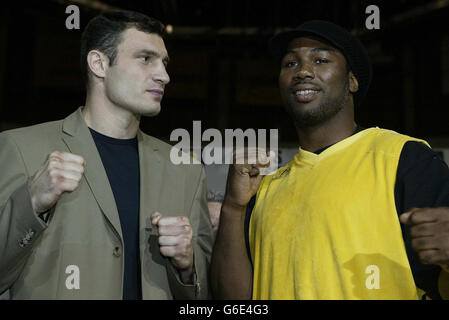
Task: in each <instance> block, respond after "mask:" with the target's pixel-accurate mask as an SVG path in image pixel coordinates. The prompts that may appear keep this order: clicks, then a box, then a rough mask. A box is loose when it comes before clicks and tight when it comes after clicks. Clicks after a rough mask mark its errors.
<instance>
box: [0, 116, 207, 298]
mask: <svg viewBox="0 0 449 320" xmlns="http://www.w3.org/2000/svg"><path fill="white" fill-rule="evenodd" d="M137 137H138V148H139V163H140V184H141V185H140V256H141V272H142V274H141V278H142V297H143V298H144V299H173V298H176V299H207V298H208V297H209V286H208V266H209V262H210V255H211V250H212V245H213V233H212V228H211V223H210V218H209V214H208V209H207V202H206V184H205V174H204V170H203V169H202V167H201V165H174V164H172V163H171V161H170V157H169V155H170V148H171V146H170V145H168V144H166V143H164V142H162V141H160V140H158V139H155V138H153V137H151V136H148V135H146V134H144V133H143V132H141V131H139V132H138V136H137ZM54 150H61V151H67V152H71V153H74V154H78V155H81V156H83V157H84V158H85V160H86V169H85V173H84V176H83V178H82V180H81V182H80V185H79V187H78V188H77V189H76V190H75V191H73V192H71V193H64V194H63V195H62V197H61V198H60V199H59V201H58V202H57V204H56V205H55V207H54V208H53V209H52V210H51V212H50V216H49V220H48V221H47V223H45V222H44V221H43V220H41V219H40V218H39V217H37V215H36V214H35V213H34V212H33V209H32V206H31V200H30V195H29V191H28V188H27V182H28V181H29V179H30V177H31V176H32V175H33V174H34V173H35V172H36V171H37V170H38V169H39V168H40V167H41V166H42V165H43V163H44V162H45V160H46V158H47V156H48V154H49V153H51V152H52V151H54ZM153 211H159V212H161V213H162V214H163V215H164V216H178V215H185V216H187V217H189V219H190V222H191V224H192V228H193V241H194V269H195V279H194V280H195V281H194V284H193V285H185V284H183V283H182V282H181V281H180V278H179V275H178V273H177V271H176V270H175V269H174V268H173V266H172V265H171V263H170V262H169V261H168V259H166V258H165V257H163V256H161V254H160V251H159V245H158V243H157V232H156V230H154V228H152V227H151V222H150V215H151V213H152V212H153ZM123 248H124V247H123V237H122V230H121V227H120V220H119V215H118V211H117V208H116V205H115V200H114V196H113V193H112V190H111V187H110V185H109V181H108V178H107V175H106V172H105V169H104V167H103V165H102V162H101V158H100V155H99V153H98V151H97V148H96V145H95V142H94V141H93V139H92V136H91V134H90V132H89V128H88V127H87V126H86V124H85V122H84V120H83V118H82V114H81V108H80V109H78V110H77V111H76V112H74V113H73V114H71V115H70V116H69V117H67V118H66V119H64V120H61V121H55V122H49V123H44V124H40V125H36V126H32V127H28V128H21V129H15V130H10V131H5V132H3V133H0V293H1V292H3V291H5V290H7V289H8V288H9V289H10V295H11V298H12V299H121V298H122V292H123V269H124V252H123ZM73 266H75V267H73ZM74 268H75V269H74ZM76 268H77V270H78V271H79V272H78V271H76ZM75 273H76V274H78V276H79V277H78V278H77V279H78V280H79V281H78V283H79V289H78V288H76V287H74V286H73V284H74V283H75V280H74V278H73V277H74V276H76V275H75Z"/></svg>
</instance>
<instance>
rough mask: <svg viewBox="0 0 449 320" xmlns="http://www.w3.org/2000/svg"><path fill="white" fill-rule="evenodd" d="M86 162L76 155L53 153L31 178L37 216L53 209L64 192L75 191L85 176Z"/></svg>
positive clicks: (31, 190)
mask: <svg viewBox="0 0 449 320" xmlns="http://www.w3.org/2000/svg"><path fill="white" fill-rule="evenodd" d="M85 166H86V161H85V160H84V158H83V157H81V156H78V155H76V154H72V153H68V152H63V151H53V152H52V153H50V154H49V155H48V158H47V160H46V161H45V163H44V164H43V165H42V167H41V168H40V169H39V170H38V171H37V172H36V173H35V174H34V176H33V177H32V178H31V180H30V182H29V184H28V188H29V191H30V195H31V203H32V205H33V209H34V211H35V212H36V213H37V214H40V213H42V212H45V211H47V210H49V209H50V208H52V207H53V206H54V205H55V204H56V202H57V201H58V200H59V198H60V197H61V195H62V194H63V193H64V192H71V191H74V190H75V189H76V188H77V187H78V185H79V182H80V181H81V177H82V176H83V172H84V168H85Z"/></svg>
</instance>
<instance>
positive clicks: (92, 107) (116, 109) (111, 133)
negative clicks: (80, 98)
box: [83, 92, 140, 139]
mask: <svg viewBox="0 0 449 320" xmlns="http://www.w3.org/2000/svg"><path fill="white" fill-rule="evenodd" d="M83 118H84V121H86V124H87V126H88V127H89V128H91V129H93V130H95V131H97V132H99V133H101V134H104V135H105V136H108V137H112V138H116V139H132V138H134V137H136V135H137V131H138V130H139V124H140V115H137V114H133V113H132V112H130V111H128V110H126V109H124V108H122V107H120V106H117V105H115V104H114V103H112V102H111V101H110V100H109V99H107V97H105V95H102V94H95V92H91V93H89V92H88V94H87V98H86V105H85V107H84V108H83Z"/></svg>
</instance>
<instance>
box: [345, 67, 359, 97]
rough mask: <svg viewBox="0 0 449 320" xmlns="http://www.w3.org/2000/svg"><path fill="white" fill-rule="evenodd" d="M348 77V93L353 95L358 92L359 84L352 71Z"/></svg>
mask: <svg viewBox="0 0 449 320" xmlns="http://www.w3.org/2000/svg"><path fill="white" fill-rule="evenodd" d="M348 76H349V92H351V93H352V94H354V93H356V92H357V91H359V82H358V81H357V78H356V77H355V75H354V74H353V73H352V71H349V75H348Z"/></svg>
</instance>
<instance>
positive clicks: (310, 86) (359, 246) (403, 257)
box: [211, 20, 449, 299]
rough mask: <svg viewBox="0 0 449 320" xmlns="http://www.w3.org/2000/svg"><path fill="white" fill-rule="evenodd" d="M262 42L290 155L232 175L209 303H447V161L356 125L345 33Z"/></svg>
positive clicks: (353, 74)
mask: <svg viewBox="0 0 449 320" xmlns="http://www.w3.org/2000/svg"><path fill="white" fill-rule="evenodd" d="M270 46H271V49H272V52H273V53H274V55H275V56H276V57H278V58H279V63H280V75H279V87H280V92H281V97H282V100H283V103H284V107H285V108H286V110H287V112H288V114H289V115H290V117H291V118H292V120H293V121H294V124H295V127H296V129H297V133H298V136H299V141H300V147H299V151H298V153H297V154H296V156H295V157H294V159H293V160H292V161H291V162H289V163H288V164H287V165H285V166H284V167H282V168H280V169H279V170H277V171H276V172H275V173H274V174H272V175H268V176H265V177H264V178H263V179H262V177H261V175H260V170H259V169H260V168H261V167H263V166H266V165H267V162H268V159H267V158H266V157H265V156H264V155H263V157H262V158H261V159H259V162H258V163H257V164H256V165H247V164H244V165H234V166H232V167H231V169H230V173H229V176H228V187H227V193H226V197H225V200H224V202H223V207H222V212H221V220H220V228H219V231H218V234H217V239H216V243H215V248H214V253H213V258H212V270H211V277H212V286H213V289H214V294H215V297H216V298H226V299H251V298H253V299H422V298H431V299H439V298H446V297H447V294H448V291H447V290H445V289H447V288H445V287H448V286H449V273H448V272H447V271H445V270H447V265H448V264H449V169H448V167H447V165H446V164H445V163H444V162H443V160H442V159H440V158H439V157H438V156H437V154H436V153H435V152H433V151H432V150H431V149H430V148H429V146H428V144H427V143H426V142H425V141H422V140H419V139H415V138H412V137H408V136H405V135H401V134H398V133H396V132H393V131H389V130H384V129H380V128H377V127H374V128H361V127H360V126H358V125H357V124H356V123H355V121H354V107H355V106H358V105H359V104H360V102H361V100H362V99H363V97H364V96H365V95H366V93H367V90H368V87H369V84H370V81H371V74H372V71H371V64H370V61H369V58H368V55H367V53H366V51H365V49H364V47H363V46H362V44H361V43H360V42H359V41H358V40H357V39H356V38H355V37H353V36H352V35H351V34H350V33H349V32H347V31H346V30H345V29H343V28H341V27H339V26H337V25H335V24H332V23H329V22H325V21H317V20H315V21H309V22H306V23H304V24H302V25H301V26H299V27H298V28H296V29H295V30H292V31H288V32H284V33H281V34H278V35H277V36H275V37H274V38H273V39H272V40H271V42H270ZM256 192H257V194H256ZM254 195H256V199H255V203H253V204H251V203H250V200H251V199H252V197H253V196H254ZM253 202H254V201H253Z"/></svg>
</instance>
